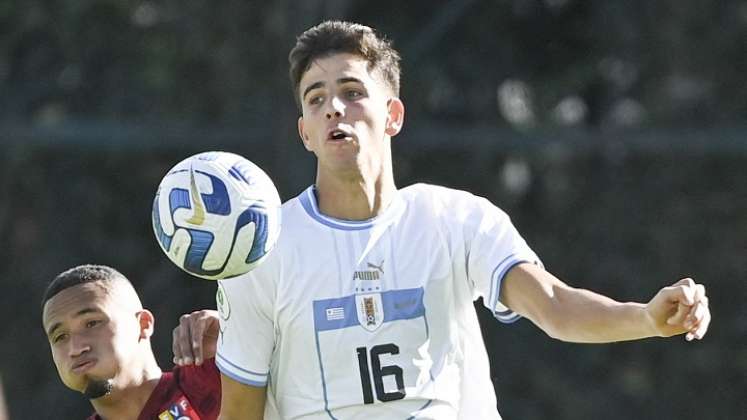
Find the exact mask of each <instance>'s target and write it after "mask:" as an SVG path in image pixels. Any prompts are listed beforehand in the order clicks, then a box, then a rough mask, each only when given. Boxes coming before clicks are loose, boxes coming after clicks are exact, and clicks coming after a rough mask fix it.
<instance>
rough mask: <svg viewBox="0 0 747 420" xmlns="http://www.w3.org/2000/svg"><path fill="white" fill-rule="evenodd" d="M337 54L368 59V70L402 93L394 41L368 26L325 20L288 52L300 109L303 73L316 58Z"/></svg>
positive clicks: (395, 90) (390, 87)
mask: <svg viewBox="0 0 747 420" xmlns="http://www.w3.org/2000/svg"><path fill="white" fill-rule="evenodd" d="M337 53H350V54H355V55H357V56H360V57H361V58H363V59H364V60H366V61H367V62H368V71H369V72H371V74H375V73H378V74H379V76H381V79H382V81H383V82H384V83H385V84H386V86H387V87H388V88H389V89H391V91H392V93H394V94H395V95H396V96H399V75H400V67H399V61H400V56H399V53H398V52H397V51H396V50H395V49H394V47H392V43H391V42H390V41H389V40H387V39H385V38H384V37H383V36H379V35H377V34H376V33H375V32H374V30H373V29H371V28H369V27H368V26H365V25H361V24H358V23H351V22H341V21H326V22H322V23H320V24H318V25H316V26H314V27H312V28H309V29H307V30H306V31H305V32H304V33H302V34H301V35H300V36H299V37H298V38H297V39H296V45H295V46H294V47H293V49H292V50H291V52H290V54H288V61H289V62H290V79H291V83H292V85H293V94H294V97H295V99H296V104H297V105H298V109H299V110H301V102H300V101H301V98H300V92H299V85H300V84H301V78H302V77H303V74H304V73H305V72H306V70H308V69H309V67H310V66H311V63H312V62H313V61H314V60H315V59H317V58H320V57H325V56H328V55H331V54H337Z"/></svg>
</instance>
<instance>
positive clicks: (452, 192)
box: [399, 183, 475, 203]
mask: <svg viewBox="0 0 747 420" xmlns="http://www.w3.org/2000/svg"><path fill="white" fill-rule="evenodd" d="M399 191H400V194H402V197H403V198H405V200H407V201H410V202H416V201H431V202H434V203H448V202H451V201H454V200H458V201H463V200H471V199H473V198H475V196H474V195H473V194H472V193H470V192H468V191H463V190H457V189H454V188H449V187H444V186H442V185H435V184H426V183H417V184H412V185H409V186H407V187H405V188H402V189H400V190H399Z"/></svg>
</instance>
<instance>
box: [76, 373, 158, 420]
mask: <svg viewBox="0 0 747 420" xmlns="http://www.w3.org/2000/svg"><path fill="white" fill-rule="evenodd" d="M161 375H162V372H161V368H159V367H158V365H157V364H156V362H155V360H153V361H152V362H151V363H148V365H147V366H146V367H145V368H144V370H143V371H142V375H138V377H137V379H133V380H130V381H127V382H128V384H127V385H125V386H124V387H122V388H120V389H117V386H115V389H114V390H113V391H112V393H111V394H109V395H107V396H105V397H102V398H97V399H95V400H91V405H93V409H94V410H95V411H96V413H97V414H98V415H99V417H101V418H102V419H104V420H120V419H121V420H126V419H136V418H138V417H139V415H140V412H141V411H142V410H143V407H145V404H146V403H147V402H148V399H149V398H150V396H151V394H153V390H154V389H155V388H156V386H158V382H159V381H160V380H161Z"/></svg>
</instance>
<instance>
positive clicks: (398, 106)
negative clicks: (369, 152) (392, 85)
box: [384, 98, 405, 137]
mask: <svg viewBox="0 0 747 420" xmlns="http://www.w3.org/2000/svg"><path fill="white" fill-rule="evenodd" d="M386 107H387V111H388V113H389V115H387V119H386V129H385V130H384V132H385V133H386V134H387V135H388V136H389V137H394V136H396V135H397V134H399V132H400V131H401V130H402V124H403V123H404V122H405V104H404V103H403V102H402V100H401V99H399V98H390V99H389V100H388V101H387V103H386Z"/></svg>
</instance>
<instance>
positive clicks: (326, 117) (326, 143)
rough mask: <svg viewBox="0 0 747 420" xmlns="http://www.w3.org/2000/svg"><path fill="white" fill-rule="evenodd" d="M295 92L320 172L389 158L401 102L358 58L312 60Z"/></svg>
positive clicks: (301, 125) (360, 168)
mask: <svg viewBox="0 0 747 420" xmlns="http://www.w3.org/2000/svg"><path fill="white" fill-rule="evenodd" d="M299 94H300V95H301V103H302V104H303V115H302V117H301V118H299V120H298V130H299V134H300V135H301V140H302V141H303V143H304V146H305V147H306V149H308V150H309V151H311V152H313V153H314V154H315V155H316V156H317V159H318V161H319V166H320V170H321V171H322V172H329V173H335V174H338V175H343V176H344V175H346V174H350V175H356V174H361V173H362V174H364V175H365V173H366V172H367V171H376V170H377V168H380V167H381V166H382V160H384V159H391V157H390V155H389V153H388V150H389V137H392V136H394V135H396V134H397V133H399V130H400V128H401V124H402V120H403V117H404V106H403V105H402V102H401V101H400V100H399V99H398V98H396V97H394V95H393V94H392V92H391V91H390V89H388V88H387V87H386V86H385V84H384V83H383V82H382V81H381V79H380V78H379V77H378V76H377V75H373V74H371V73H370V72H369V71H368V67H367V62H366V61H365V60H364V59H363V58H361V57H359V56H356V55H353V54H333V55H329V56H326V57H322V58H319V59H317V60H314V61H313V62H312V63H311V66H310V67H309V69H308V70H307V71H306V72H305V73H304V74H303V77H302V78H301V82H300V84H299Z"/></svg>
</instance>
